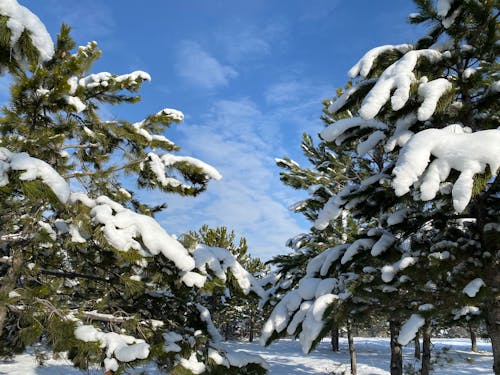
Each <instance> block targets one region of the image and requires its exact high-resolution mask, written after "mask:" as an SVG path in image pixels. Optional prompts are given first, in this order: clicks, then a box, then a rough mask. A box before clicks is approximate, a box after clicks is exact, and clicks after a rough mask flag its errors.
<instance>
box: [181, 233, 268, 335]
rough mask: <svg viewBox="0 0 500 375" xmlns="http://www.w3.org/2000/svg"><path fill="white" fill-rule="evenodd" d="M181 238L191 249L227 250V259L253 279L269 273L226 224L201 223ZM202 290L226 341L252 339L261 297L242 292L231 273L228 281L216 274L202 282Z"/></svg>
mask: <svg viewBox="0 0 500 375" xmlns="http://www.w3.org/2000/svg"><path fill="white" fill-rule="evenodd" d="M180 241H181V243H182V244H183V245H184V246H185V247H186V248H187V249H189V250H190V251H196V250H197V249H198V250H199V249H201V248H203V247H207V246H208V247H212V248H222V249H224V250H214V251H227V250H229V252H230V253H231V254H232V256H233V258H228V261H231V262H232V261H237V262H238V263H239V264H240V265H241V266H242V267H243V268H244V269H245V270H246V271H248V272H249V273H250V274H252V275H253V276H254V277H256V278H261V277H263V276H264V275H266V274H267V273H268V272H269V267H268V266H266V265H265V264H264V263H263V262H262V261H261V260H260V259H259V258H255V257H252V256H251V255H250V254H249V253H248V244H247V241H246V238H244V237H241V238H240V239H239V240H236V234H235V232H234V231H229V230H228V229H227V228H226V227H217V228H211V227H209V226H208V225H204V226H202V227H201V228H200V229H199V230H198V231H190V232H189V233H186V234H183V235H182V237H181V239H180ZM205 252H206V250H205ZM221 276H223V275H221ZM204 289H205V290H207V291H209V292H210V293H209V295H207V296H206V297H205V301H204V302H205V303H204V305H205V306H207V307H208V308H209V310H210V313H211V315H212V320H213V322H214V324H215V325H216V326H217V327H219V329H220V331H221V333H222V335H223V337H224V338H225V339H226V340H228V339H234V338H239V339H243V338H244V337H246V336H248V339H249V341H250V342H252V341H253V338H254V333H255V332H259V331H260V327H261V326H262V322H263V320H264V313H263V310H262V309H261V308H259V302H260V301H259V299H260V297H259V296H258V295H255V294H251V295H248V294H245V293H243V291H242V289H241V287H240V286H239V284H238V281H237V280H236V279H235V278H234V276H232V274H229V275H228V280H224V279H221V277H215V278H214V279H213V280H212V281H211V282H210V283H209V282H207V283H205V286H204Z"/></svg>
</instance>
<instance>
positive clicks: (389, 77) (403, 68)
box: [359, 49, 442, 120]
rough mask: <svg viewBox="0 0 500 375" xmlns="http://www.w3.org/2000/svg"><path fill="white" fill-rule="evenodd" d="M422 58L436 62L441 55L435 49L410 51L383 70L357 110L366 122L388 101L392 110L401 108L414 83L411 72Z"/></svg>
mask: <svg viewBox="0 0 500 375" xmlns="http://www.w3.org/2000/svg"><path fill="white" fill-rule="evenodd" d="M422 57H423V58H426V59H427V60H429V62H436V61H438V60H440V59H441V57H442V53H441V52H439V51H437V50H435V49H423V50H416V51H415V50H412V51H409V52H407V53H406V54H405V55H404V56H403V57H402V58H401V59H399V60H398V61H396V62H395V63H393V64H392V65H391V66H389V67H388V68H387V69H385V70H384V72H383V73H382V74H381V75H380V77H379V79H378V81H377V83H376V84H375V86H373V88H372V89H371V90H370V92H369V93H368V95H367V96H366V97H365V99H364V100H363V103H362V104H361V108H360V110H359V113H360V115H361V117H363V118H364V119H367V120H368V119H372V118H374V117H375V116H376V115H377V114H378V113H379V111H380V110H381V109H382V107H383V106H384V105H385V103H386V102H387V101H388V100H389V99H390V100H391V105H392V109H393V110H395V111H398V110H400V109H401V108H403V106H404V105H405V104H406V102H407V101H408V99H409V97H410V86H411V84H412V83H414V82H415V81H416V78H415V74H414V73H413V70H414V69H415V66H416V64H417V61H418V59H419V58H422ZM391 93H392V94H391Z"/></svg>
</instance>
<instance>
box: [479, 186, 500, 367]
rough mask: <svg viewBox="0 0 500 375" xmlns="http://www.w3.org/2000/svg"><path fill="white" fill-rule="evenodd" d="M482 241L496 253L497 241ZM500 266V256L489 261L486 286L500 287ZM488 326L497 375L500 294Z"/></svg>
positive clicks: (489, 309)
mask: <svg viewBox="0 0 500 375" xmlns="http://www.w3.org/2000/svg"><path fill="white" fill-rule="evenodd" d="M499 184H500V176H497V177H496V179H495V182H494V183H493V185H492V187H493V186H496V185H499ZM483 234H484V232H483ZM481 242H482V244H483V247H484V248H485V249H486V250H488V251H490V253H492V254H495V252H496V251H497V250H498V249H497V248H496V246H498V242H497V241H491V239H487V238H482V240H481ZM495 244H496V245H495ZM499 267H500V260H499V259H498V256H497V257H496V258H495V259H493V261H492V262H488V264H487V265H486V267H485V270H484V278H483V280H484V283H485V284H486V286H487V287H488V288H489V289H491V290H499V289H500V272H498V270H499ZM486 328H487V330H488V336H489V337H490V340H491V348H492V349H493V372H494V373H495V375H500V296H498V294H497V295H494V296H491V297H490V300H489V301H488V303H487V305H486Z"/></svg>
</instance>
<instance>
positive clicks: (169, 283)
mask: <svg viewBox="0 0 500 375" xmlns="http://www.w3.org/2000/svg"><path fill="white" fill-rule="evenodd" d="M0 14H1V15H2V17H3V18H2V21H3V22H2V24H1V25H0V26H1V27H2V44H1V46H0V48H1V53H0V54H1V56H2V57H5V56H6V55H7V54H10V55H9V56H10V59H9V61H8V62H6V60H5V59H3V60H2V61H1V63H2V64H3V65H2V67H3V68H6V69H8V70H9V71H10V72H11V73H12V79H13V83H12V87H11V94H12V97H11V99H10V102H9V104H8V105H6V106H4V107H3V108H2V111H3V116H2V117H1V118H0V132H1V138H0V173H1V175H0V186H1V189H0V212H1V213H2V216H1V219H0V220H1V223H2V224H1V233H0V241H1V248H0V249H1V250H0V252H1V258H0V259H1V267H0V277H1V286H0V334H1V336H0V343H1V347H2V350H3V352H4V353H6V352H7V353H6V354H9V353H13V352H17V351H21V350H23V349H24V348H25V347H26V346H27V345H31V344H34V343H41V344H43V345H44V346H45V347H47V348H50V349H51V350H53V351H55V352H67V354H68V357H69V358H70V359H71V360H72V361H73V363H74V364H75V365H76V366H78V367H82V368H86V367H88V366H90V365H93V364H97V365H101V366H103V367H104V369H105V371H106V372H107V373H113V372H116V373H120V372H121V371H122V370H123V369H124V368H126V367H128V366H134V365H136V364H138V363H139V362H140V361H150V360H153V361H155V362H156V363H157V364H158V366H159V367H160V368H161V369H163V370H166V371H168V373H171V374H200V373H221V371H222V372H224V373H227V374H260V373H264V372H265V368H266V365H265V363H263V361H262V359H261V358H260V357H257V356H250V355H246V354H241V353H234V352H232V351H230V350H229V349H227V348H225V347H224V346H223V344H222V343H221V337H220V334H219V332H218V331H217V329H216V328H215V326H214V324H213V322H212V319H211V316H210V312H209V310H208V309H207V308H206V307H205V306H203V305H202V304H201V303H200V302H202V301H203V298H202V295H204V294H206V291H205V290H204V287H205V284H206V283H209V282H213V281H212V280H214V279H219V282H222V281H223V280H227V279H228V278H229V275H231V277H232V278H233V279H234V280H235V281H236V283H237V284H238V285H239V286H240V288H241V289H242V290H243V292H244V293H246V294H248V293H250V292H254V293H257V294H259V295H260V296H264V291H263V290H262V288H261V286H260V285H259V282H258V281H257V280H256V279H255V278H253V277H252V276H251V275H250V274H249V273H248V272H247V271H245V270H244V269H243V268H242V267H241V265H240V264H239V263H238V262H237V261H236V260H235V259H234V257H233V256H232V255H231V253H230V252H229V251H228V250H224V249H219V251H218V252H213V251H211V248H207V249H208V250H207V251H204V250H203V249H200V250H199V251H198V250H196V251H194V252H189V251H188V250H187V249H186V248H185V247H184V246H182V244H181V243H180V242H179V241H177V240H176V239H175V238H174V237H172V236H170V235H168V234H167V233H166V232H165V230H164V229H163V228H162V227H161V226H160V225H159V224H158V222H157V221H155V219H154V218H153V214H154V213H155V212H156V211H157V210H159V209H162V208H163V207H162V206H159V207H151V206H149V205H147V204H145V203H143V202H141V200H140V193H138V191H139V190H138V189H136V188H133V185H134V182H135V183H136V185H137V186H138V187H139V188H148V189H158V190H161V191H164V192H170V193H177V194H181V195H196V194H198V193H200V192H201V191H203V190H204V189H205V187H206V185H207V183H208V181H209V180H210V179H219V178H220V175H219V173H218V172H217V171H216V170H215V169H214V168H213V167H211V166H209V165H207V164H206V163H203V162H202V161H200V160H197V159H195V158H192V157H184V156H179V155H177V154H176V153H175V152H176V151H178V149H179V147H178V146H177V145H176V144H175V143H173V142H172V141H170V140H168V139H167V138H165V136H164V135H163V133H164V131H165V130H166V129H167V128H168V127H169V126H170V125H172V124H174V123H177V122H180V121H181V120H182V118H183V115H182V113H181V112H179V111H177V110H173V109H168V108H166V109H163V110H161V111H160V112H158V113H156V114H153V115H149V116H147V117H146V118H145V119H144V120H141V121H138V122H135V123H131V122H128V121H125V120H113V121H104V120H102V119H101V117H100V115H99V109H100V108H101V107H102V105H106V104H111V105H118V104H122V103H135V102H138V101H139V99H140V98H139V96H137V95H136V92H138V91H139V89H140V87H141V84H142V83H143V82H144V81H148V80H149V79H150V77H149V75H148V74H147V73H145V72H142V71H136V72H133V73H130V74H123V75H116V74H111V73H107V72H101V73H96V74H90V69H91V68H92V64H93V63H94V62H95V61H96V60H97V59H98V58H99V57H100V55H101V51H100V50H99V49H98V48H97V44H96V43H95V42H91V43H89V44H88V45H86V46H83V47H79V48H78V49H76V51H74V42H73V41H72V39H71V38H70V36H69V27H67V26H64V25H63V27H62V28H61V32H60V34H59V36H58V38H57V43H56V46H55V47H54V45H53V43H52V41H51V38H50V36H49V34H47V32H46V30H45V28H44V26H43V24H42V23H41V22H40V21H39V20H38V18H36V16H34V15H33V14H32V13H31V12H30V11H29V10H28V9H26V8H24V7H22V6H20V5H19V4H18V3H17V2H16V1H15V0H9V1H3V2H2V3H1V4H0ZM125 177H126V178H125ZM125 182H126V183H127V185H126V186H125V185H124V183H125ZM126 188H128V189H126Z"/></svg>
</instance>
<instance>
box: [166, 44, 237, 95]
mask: <svg viewBox="0 0 500 375" xmlns="http://www.w3.org/2000/svg"><path fill="white" fill-rule="evenodd" d="M175 68H176V71H177V74H178V75H179V76H180V77H181V78H183V79H185V80H186V81H187V82H189V83H190V84H192V85H194V86H198V87H201V88H204V89H208V90H211V89H214V88H216V87H219V86H226V85H227V84H228V83H229V80H230V79H232V78H235V77H237V76H238V73H237V72H236V71H235V70H234V69H233V68H231V67H230V66H227V65H222V64H221V63H220V62H219V61H218V60H217V59H216V58H215V57H213V56H212V55H210V54H209V53H208V52H207V51H205V50H204V49H203V48H202V46H200V45H199V44H198V43H195V42H192V41H184V42H182V43H181V45H180V48H179V50H178V53H177V62H176V64H175Z"/></svg>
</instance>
